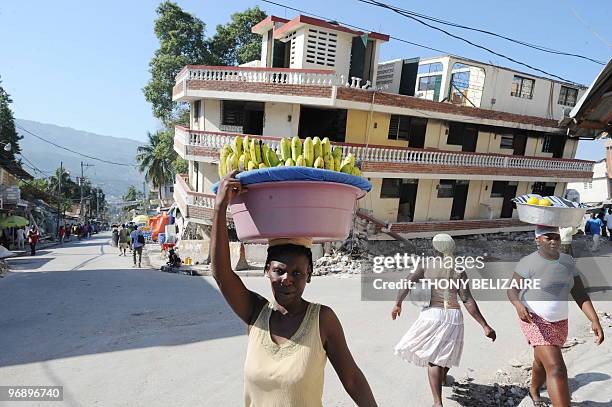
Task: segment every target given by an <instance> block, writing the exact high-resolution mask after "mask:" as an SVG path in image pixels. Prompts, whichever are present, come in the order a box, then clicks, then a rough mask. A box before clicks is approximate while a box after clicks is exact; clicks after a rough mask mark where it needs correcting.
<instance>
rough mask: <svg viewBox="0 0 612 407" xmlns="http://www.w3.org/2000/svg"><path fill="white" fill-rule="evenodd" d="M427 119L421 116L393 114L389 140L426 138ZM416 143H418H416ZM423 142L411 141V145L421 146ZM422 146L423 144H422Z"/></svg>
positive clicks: (390, 121) (390, 122)
mask: <svg viewBox="0 0 612 407" xmlns="http://www.w3.org/2000/svg"><path fill="white" fill-rule="evenodd" d="M426 130H427V119H424V118H421V117H411V116H400V115H397V114H392V115H391V119H390V120H389V134H388V135H387V138H388V139H389V140H411V141H413V142H416V141H417V140H421V139H423V140H425V132H426ZM415 144H416V145H415ZM419 144H421V143H418V142H416V143H411V144H410V145H411V147H419V146H418V145H419ZM420 147H422V146H420Z"/></svg>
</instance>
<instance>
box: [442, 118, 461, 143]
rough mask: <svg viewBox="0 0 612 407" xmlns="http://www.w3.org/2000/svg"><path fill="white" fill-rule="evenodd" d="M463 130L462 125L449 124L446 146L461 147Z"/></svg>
mask: <svg viewBox="0 0 612 407" xmlns="http://www.w3.org/2000/svg"><path fill="white" fill-rule="evenodd" d="M463 128H464V126H463V123H455V122H451V123H450V124H449V126H448V136H447V137H446V144H449V145H453V146H462V145H463Z"/></svg>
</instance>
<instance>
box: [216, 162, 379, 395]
mask: <svg viewBox="0 0 612 407" xmlns="http://www.w3.org/2000/svg"><path fill="white" fill-rule="evenodd" d="M236 175H237V171H234V172H231V173H229V174H228V175H226V176H225V177H224V178H222V180H221V182H220V185H219V189H218V192H217V197H216V202H215V212H214V219H213V225H212V232H211V242H210V252H211V269H212V273H213V277H214V278H215V280H216V282H217V284H218V286H219V289H220V290H221V293H222V294H223V296H224V297H225V299H226V301H227V302H228V303H229V305H230V306H231V307H232V309H233V310H234V312H235V313H236V314H237V315H238V317H239V318H240V319H242V320H243V321H244V322H245V323H246V324H247V325H248V331H249V334H248V346H247V355H246V362H245V366H244V382H245V383H244V392H245V393H244V400H245V406H250V407H255V406H288V407H297V406H300V407H302V406H303V407H316V406H322V396H323V379H324V371H325V364H326V362H327V359H328V358H329V360H330V362H331V364H332V365H333V367H334V369H335V370H336V373H337V374H338V377H339V379H340V381H341V382H342V384H343V386H344V388H345V390H346V391H347V393H348V394H349V395H350V397H351V398H352V399H353V401H354V402H355V403H356V404H357V405H359V406H362V407H363V406H376V401H375V400H374V396H373V395H372V391H371V389H370V386H369V384H368V382H367V380H366V378H365V376H364V374H363V373H362V371H361V370H360V369H359V367H358V366H357V364H356V363H355V360H354V359H353V356H352V355H351V352H350V350H349V348H348V346H347V343H346V339H345V337H344V333H343V331H342V325H341V324H340V321H339V320H338V317H337V316H336V314H335V313H334V312H333V311H332V309H330V308H329V307H327V306H324V305H320V304H317V303H313V302H309V301H307V300H305V299H304V298H303V297H302V295H303V292H304V289H305V288H306V284H307V283H309V282H310V278H311V275H312V271H313V262H312V252H311V249H310V243H311V239H309V238H298V239H278V240H273V241H270V245H269V248H268V256H267V259H266V262H265V266H264V273H265V275H266V277H267V278H268V279H270V286H271V289H272V294H273V299H272V300H270V301H268V300H266V299H265V298H263V297H262V296H260V295H259V294H257V293H255V292H253V291H250V290H248V289H247V288H246V287H245V285H244V283H243V282H242V280H241V279H240V277H238V275H237V274H236V273H235V272H234V271H233V270H232V267H231V263H230V249H229V237H228V231H227V219H226V211H227V208H228V205H229V202H230V201H231V200H232V199H233V198H234V197H236V196H238V195H240V194H243V193H248V192H247V188H246V187H245V186H243V185H242V184H241V183H240V181H239V180H238V179H236ZM270 221H271V222H273V221H274V220H273V219H270Z"/></svg>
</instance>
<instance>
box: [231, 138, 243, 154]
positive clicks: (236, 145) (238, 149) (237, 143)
mask: <svg viewBox="0 0 612 407" xmlns="http://www.w3.org/2000/svg"><path fill="white" fill-rule="evenodd" d="M232 149H233V150H234V154H235V155H236V157H240V156H241V155H242V137H234V139H233V140H232Z"/></svg>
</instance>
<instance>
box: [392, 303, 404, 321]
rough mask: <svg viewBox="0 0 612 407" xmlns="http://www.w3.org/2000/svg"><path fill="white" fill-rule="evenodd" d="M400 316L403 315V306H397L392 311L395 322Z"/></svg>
mask: <svg viewBox="0 0 612 407" xmlns="http://www.w3.org/2000/svg"><path fill="white" fill-rule="evenodd" d="M400 315H402V306H401V305H397V304H396V305H395V306H394V307H393V309H392V310H391V319H392V320H394V321H395V318H397V317H399V316H400Z"/></svg>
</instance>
